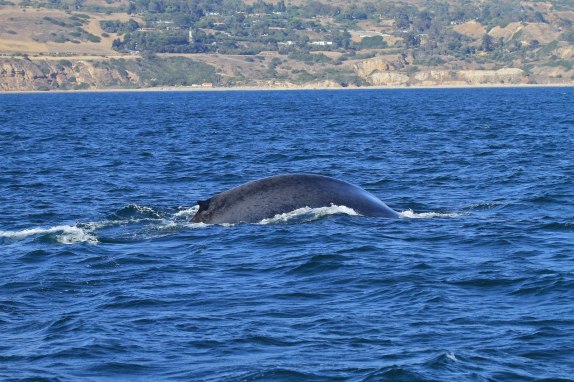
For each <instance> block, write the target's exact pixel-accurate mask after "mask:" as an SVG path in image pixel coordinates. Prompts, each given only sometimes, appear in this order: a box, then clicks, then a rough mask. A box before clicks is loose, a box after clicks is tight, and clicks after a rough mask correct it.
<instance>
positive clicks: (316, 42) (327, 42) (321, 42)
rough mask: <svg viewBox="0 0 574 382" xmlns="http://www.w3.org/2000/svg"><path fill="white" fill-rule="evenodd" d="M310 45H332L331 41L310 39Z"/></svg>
mask: <svg viewBox="0 0 574 382" xmlns="http://www.w3.org/2000/svg"><path fill="white" fill-rule="evenodd" d="M311 45H319V46H327V45H333V41H312V42H311Z"/></svg>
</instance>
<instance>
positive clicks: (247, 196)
mask: <svg viewBox="0 0 574 382" xmlns="http://www.w3.org/2000/svg"><path fill="white" fill-rule="evenodd" d="M198 204H199V210H198V211H197V213H196V214H195V215H194V217H193V218H192V222H194V223H208V224H223V223H230V224H235V223H240V222H246V223H257V222H260V221H261V220H263V219H267V218H272V217H274V216H275V215H277V214H283V213H287V212H291V211H294V210H296V209H298V208H303V207H311V208H318V207H329V206H331V205H336V206H345V207H348V208H351V209H353V210H354V211H355V212H357V213H358V214H360V215H363V216H377V217H385V218H398V217H399V214H398V213H397V212H396V211H393V210H392V209H391V208H389V207H388V206H387V205H386V204H385V203H383V202H382V201H381V200H379V199H378V198H377V197H376V196H374V195H373V194H371V193H369V192H367V191H365V190H363V189H362V188H360V187H358V186H355V185H352V184H350V183H347V182H344V181H341V180H337V179H334V178H330V177H327V176H321V175H310V174H293V175H278V176H272V177H269V178H264V179H259V180H255V181H252V182H248V183H245V184H243V185H241V186H238V187H235V188H232V189H230V190H228V191H224V192H222V193H220V194H217V195H214V196H213V197H211V198H209V199H207V200H200V201H199V202H198Z"/></svg>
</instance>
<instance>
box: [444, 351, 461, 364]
mask: <svg viewBox="0 0 574 382" xmlns="http://www.w3.org/2000/svg"><path fill="white" fill-rule="evenodd" d="M446 358H448V359H450V360H451V361H455V362H456V361H458V358H456V355H454V353H453V352H448V353H446Z"/></svg>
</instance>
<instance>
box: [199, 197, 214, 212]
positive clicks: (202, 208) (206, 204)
mask: <svg viewBox="0 0 574 382" xmlns="http://www.w3.org/2000/svg"><path fill="white" fill-rule="evenodd" d="M210 201H211V199H207V200H198V201H197V204H199V211H205V210H206V209H208V208H209V202H210ZM199 211H197V212H199Z"/></svg>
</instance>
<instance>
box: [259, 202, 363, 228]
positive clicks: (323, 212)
mask: <svg viewBox="0 0 574 382" xmlns="http://www.w3.org/2000/svg"><path fill="white" fill-rule="evenodd" d="M336 214H345V215H351V216H356V215H359V214H358V213H357V212H355V210H353V209H352V208H349V207H345V206H336V205H334V204H331V205H330V206H329V207H318V208H311V207H303V208H298V209H296V210H294V211H291V212H286V213H283V214H277V215H275V216H273V217H272V218H268V219H263V220H261V221H260V222H259V223H257V224H277V223H287V222H301V223H302V222H309V221H313V220H317V219H320V218H322V217H323V216H328V215H336Z"/></svg>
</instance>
